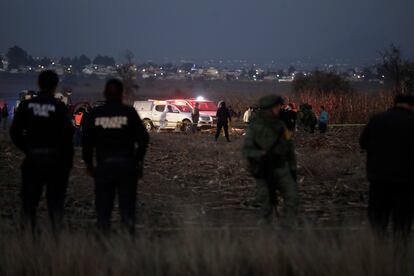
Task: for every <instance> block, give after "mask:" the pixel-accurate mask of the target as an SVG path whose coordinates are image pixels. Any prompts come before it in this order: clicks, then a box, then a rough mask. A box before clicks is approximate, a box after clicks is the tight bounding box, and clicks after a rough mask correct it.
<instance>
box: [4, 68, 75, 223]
mask: <svg viewBox="0 0 414 276" xmlns="http://www.w3.org/2000/svg"><path fill="white" fill-rule="evenodd" d="M58 83H59V78H58V75H57V74H56V73H55V72H53V71H44V72H42V73H40V75H39V78H38V86H39V89H40V92H39V93H38V96H37V97H35V98H32V99H30V100H25V101H23V102H21V103H20V105H19V108H18V110H17V112H16V114H15V116H14V120H13V123H12V125H11V128H10V136H11V139H12V141H13V142H14V143H15V144H16V146H17V147H18V148H19V149H20V150H21V151H23V152H24V154H25V155H26V158H25V159H24V161H23V165H22V190H21V196H22V200H23V215H24V218H25V219H26V222H30V223H31V225H32V227H34V226H35V223H36V209H37V206H38V204H39V201H40V198H41V196H42V192H43V187H44V186H46V199H47V206H48V211H49V218H50V221H51V223H52V226H53V229H55V230H56V228H57V227H58V226H60V224H61V222H62V218H63V211H64V201H65V194H66V188H67V183H68V178H69V172H70V169H71V168H72V163H73V142H72V137H73V127H72V123H71V120H70V116H69V113H68V110H67V108H66V106H65V105H64V104H63V103H62V102H60V101H58V100H57V99H55V97H54V93H55V91H56V87H57V85H58Z"/></svg>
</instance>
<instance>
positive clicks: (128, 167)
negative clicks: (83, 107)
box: [83, 79, 149, 234]
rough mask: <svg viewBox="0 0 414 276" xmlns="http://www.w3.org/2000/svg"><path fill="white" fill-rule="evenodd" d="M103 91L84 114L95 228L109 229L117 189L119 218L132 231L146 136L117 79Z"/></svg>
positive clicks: (85, 156)
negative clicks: (102, 99) (102, 96)
mask: <svg viewBox="0 0 414 276" xmlns="http://www.w3.org/2000/svg"><path fill="white" fill-rule="evenodd" d="M104 94H105V98H106V103H105V104H104V105H103V106H100V107H96V108H94V109H93V110H92V111H91V113H90V114H89V115H88V117H87V118H85V120H86V121H85V124H84V129H83V131H84V132H83V159H84V161H85V163H86V165H87V169H88V171H89V172H90V173H91V174H93V176H94V178H95V204H96V212H97V216H98V228H99V229H100V230H101V231H102V232H103V233H105V234H108V233H109V230H110V217H111V213H112V209H113V204H114V200H115V194H116V193H118V200H119V209H120V213H121V222H122V224H123V226H124V227H125V228H126V230H128V231H129V232H130V233H131V234H133V233H134V230H135V205H136V192H137V182H138V178H139V177H141V175H142V167H143V161H144V156H145V152H146V149H147V146H148V142H149V136H148V133H147V131H146V129H145V127H144V126H143V124H142V122H141V119H140V118H139V116H138V114H137V112H136V111H135V109H134V108H133V107H130V106H127V105H124V104H123V103H122V97H123V85H122V82H121V81H120V80H118V79H112V80H109V81H108V82H107V84H106V87H105V92H104ZM94 151H95V155H96V167H95V166H94V162H93V159H94V158H93V156H94Z"/></svg>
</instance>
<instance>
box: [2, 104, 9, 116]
mask: <svg viewBox="0 0 414 276" xmlns="http://www.w3.org/2000/svg"><path fill="white" fill-rule="evenodd" d="M1 117H2V118H7V117H9V109H8V108H7V105H4V106H3V109H2V110H1Z"/></svg>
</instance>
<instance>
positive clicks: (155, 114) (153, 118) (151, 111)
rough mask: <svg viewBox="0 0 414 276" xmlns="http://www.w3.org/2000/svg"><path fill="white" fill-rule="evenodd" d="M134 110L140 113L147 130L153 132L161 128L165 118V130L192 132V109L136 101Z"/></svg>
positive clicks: (164, 103) (154, 102)
mask: <svg viewBox="0 0 414 276" xmlns="http://www.w3.org/2000/svg"><path fill="white" fill-rule="evenodd" d="M134 108H135V110H136V111H137V112H138V114H139V116H140V117H141V120H142V121H143V123H144V125H145V128H146V129H147V130H148V131H152V130H154V129H156V128H159V127H160V125H161V124H160V122H161V120H163V117H165V123H164V125H163V128H165V129H175V130H177V129H179V130H181V131H186V132H190V131H192V127H193V121H192V118H191V109H189V108H187V107H185V106H184V107H182V106H176V105H174V104H169V103H167V102H166V101H153V100H149V101H136V102H134Z"/></svg>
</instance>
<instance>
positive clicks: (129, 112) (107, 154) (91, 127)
mask: <svg viewBox="0 0 414 276" xmlns="http://www.w3.org/2000/svg"><path fill="white" fill-rule="evenodd" d="M148 142H149V135H148V132H147V131H146V129H145V127H144V125H143V124H142V122H141V119H140V118H139V116H138V113H137V112H136V111H135V109H134V108H133V107H130V106H127V105H124V104H122V103H106V104H105V105H103V106H100V107H96V108H94V109H93V110H92V111H91V113H90V114H89V115H88V117H87V118H85V124H84V126H83V159H84V161H85V163H86V165H87V166H88V167H92V165H93V152H94V150H95V152H96V160H97V163H98V165H99V163H100V162H105V161H108V160H114V159H124V160H131V161H133V162H136V163H137V164H138V162H140V161H142V160H143V159H144V156H145V152H146V149H147V146H148Z"/></svg>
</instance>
